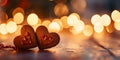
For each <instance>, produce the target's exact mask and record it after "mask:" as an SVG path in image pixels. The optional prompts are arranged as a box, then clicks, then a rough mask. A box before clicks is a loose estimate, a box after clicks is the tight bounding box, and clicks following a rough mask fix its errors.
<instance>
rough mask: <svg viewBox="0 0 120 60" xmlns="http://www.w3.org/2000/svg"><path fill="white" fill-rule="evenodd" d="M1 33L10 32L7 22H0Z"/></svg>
mask: <svg viewBox="0 0 120 60" xmlns="http://www.w3.org/2000/svg"><path fill="white" fill-rule="evenodd" d="M0 33H1V34H3V35H5V34H7V33H8V31H7V29H6V24H5V23H2V24H0Z"/></svg>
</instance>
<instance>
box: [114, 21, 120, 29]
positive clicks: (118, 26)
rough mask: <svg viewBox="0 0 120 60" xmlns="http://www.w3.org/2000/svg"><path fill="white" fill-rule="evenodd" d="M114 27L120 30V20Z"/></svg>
mask: <svg viewBox="0 0 120 60" xmlns="http://www.w3.org/2000/svg"><path fill="white" fill-rule="evenodd" d="M114 27H115V29H116V30H118V31H120V22H115V23H114Z"/></svg>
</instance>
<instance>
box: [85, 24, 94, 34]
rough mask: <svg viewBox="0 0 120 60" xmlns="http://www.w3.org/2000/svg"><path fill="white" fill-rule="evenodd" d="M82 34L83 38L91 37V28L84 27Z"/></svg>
mask: <svg viewBox="0 0 120 60" xmlns="http://www.w3.org/2000/svg"><path fill="white" fill-rule="evenodd" d="M83 34H84V35H85V36H91V35H92V34H93V27H92V26H91V25H85V28H84V30H83Z"/></svg>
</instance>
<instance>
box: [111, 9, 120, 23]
mask: <svg viewBox="0 0 120 60" xmlns="http://www.w3.org/2000/svg"><path fill="white" fill-rule="evenodd" d="M111 17H112V19H113V21H114V22H117V21H120V12H119V11H118V10H114V11H113V12H112V14H111Z"/></svg>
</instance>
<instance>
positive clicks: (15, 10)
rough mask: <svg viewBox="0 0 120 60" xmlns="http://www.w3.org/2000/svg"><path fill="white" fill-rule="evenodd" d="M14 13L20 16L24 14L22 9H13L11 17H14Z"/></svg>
mask: <svg viewBox="0 0 120 60" xmlns="http://www.w3.org/2000/svg"><path fill="white" fill-rule="evenodd" d="M16 13H22V14H24V9H23V8H21V7H17V8H15V9H14V10H13V12H12V16H14V15H15V14H16Z"/></svg>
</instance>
